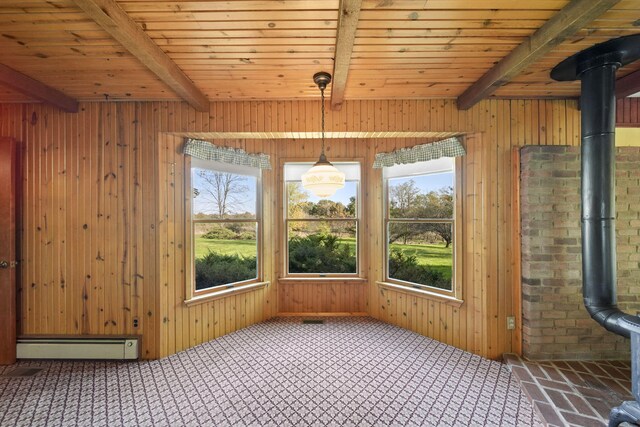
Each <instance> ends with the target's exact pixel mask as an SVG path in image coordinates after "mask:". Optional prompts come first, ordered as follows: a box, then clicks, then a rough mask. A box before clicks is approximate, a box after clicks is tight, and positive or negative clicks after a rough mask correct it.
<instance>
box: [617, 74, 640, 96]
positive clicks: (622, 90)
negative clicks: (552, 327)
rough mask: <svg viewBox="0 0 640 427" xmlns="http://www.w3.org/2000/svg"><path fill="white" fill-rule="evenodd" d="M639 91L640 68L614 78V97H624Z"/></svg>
mask: <svg viewBox="0 0 640 427" xmlns="http://www.w3.org/2000/svg"><path fill="white" fill-rule="evenodd" d="M638 92H640V70H637V71H634V72H633V73H630V74H627V75H626V76H624V77H620V78H619V79H618V80H616V98H626V97H627V96H629V95H633V94H634V93H638Z"/></svg>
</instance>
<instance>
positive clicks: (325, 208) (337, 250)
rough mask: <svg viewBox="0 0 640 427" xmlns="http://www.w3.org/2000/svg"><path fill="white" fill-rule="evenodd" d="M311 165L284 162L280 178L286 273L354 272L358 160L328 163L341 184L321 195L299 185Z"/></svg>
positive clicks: (355, 271)
mask: <svg viewBox="0 0 640 427" xmlns="http://www.w3.org/2000/svg"><path fill="white" fill-rule="evenodd" d="M312 165H313V163H287V164H285V166H284V177H285V178H284V180H285V189H284V190H285V192H284V195H285V196H284V203H285V207H284V210H285V228H286V233H287V234H286V236H287V239H286V245H287V248H286V254H287V260H286V264H287V265H286V271H287V273H288V274H289V275H295V274H298V275H309V276H327V275H357V274H358V272H359V267H358V222H359V217H360V207H359V191H360V189H359V187H360V164H359V163H334V166H335V167H337V168H338V169H340V170H341V171H342V172H344V173H345V175H346V176H345V178H346V179H345V186H344V188H342V189H340V190H338V191H337V192H336V193H335V194H334V195H333V196H331V197H330V198H327V199H319V198H317V197H316V196H314V195H313V194H312V193H310V192H308V191H306V190H305V189H304V188H302V182H301V176H302V174H303V173H305V172H306V171H307V170H308V169H309V168H310V167H311V166H312Z"/></svg>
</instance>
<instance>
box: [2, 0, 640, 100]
mask: <svg viewBox="0 0 640 427" xmlns="http://www.w3.org/2000/svg"><path fill="white" fill-rule="evenodd" d="M567 3H568V0H536V1H515V0H473V1H470V0H362V6H361V11H360V14H359V19H358V22H357V29H356V33H355V41H354V45H353V51H352V53H351V59H350V63H349V66H348V77H347V80H346V85H345V89H344V99H345V100H349V99H390V98H430V97H438V98H440V97H446V98H454V97H457V96H459V95H460V94H461V93H463V92H464V91H465V89H467V88H468V87H469V86H470V85H472V84H473V83H474V82H475V81H477V80H478V79H479V78H480V77H481V76H482V75H483V74H485V73H486V72H487V71H488V70H489V69H491V67H492V66H493V65H494V64H495V63H496V62H497V61H499V60H500V59H502V58H503V57H504V56H505V55H507V54H508V53H509V52H511V51H512V50H513V49H514V48H516V47H517V46H518V45H519V44H520V43H522V42H523V41H525V40H526V39H527V37H529V36H531V35H532V34H533V33H534V32H535V31H536V30H537V29H538V28H540V27H541V26H542V25H544V23H545V22H547V20H549V19H550V18H551V17H552V16H554V15H555V14H556V13H558V11H559V10H561V9H562V8H563V7H564V6H566V5H567ZM117 4H118V5H119V6H120V7H121V8H122V9H123V10H124V11H125V12H126V14H127V15H128V16H129V17H130V18H131V19H132V20H133V21H135V23H136V24H137V25H139V26H140V27H141V28H142V29H143V30H144V32H145V33H146V34H147V35H148V36H149V37H150V38H151V40H152V41H153V42H155V43H156V44H157V45H158V46H159V47H160V48H161V49H162V50H163V51H164V52H165V53H166V54H167V55H168V56H169V58H171V59H172V60H173V61H174V62H175V64H176V65H177V66H178V67H179V68H180V69H181V70H182V71H183V72H184V73H185V74H186V76H187V77H188V78H190V79H191V80H192V81H193V82H194V83H195V86H196V87H197V88H198V89H199V90H200V91H202V93H204V95H206V97H207V98H208V99H209V100H212V101H214V100H270V99H304V98H310V97H311V98H317V97H318V96H319V93H318V89H317V87H316V86H315V85H314V84H313V81H312V78H311V77H312V75H313V74H314V73H315V72H317V71H320V70H324V71H329V72H333V69H334V51H335V46H336V34H337V29H338V9H339V0H323V1H317V0H313V1H312V0H282V1H266V0H262V1H261V0H233V1H231V0H227V1H222V0H209V1H202V0H201V1H176V0H173V1H167V0H153V1H150V0H119V1H117ZM639 18H640V0H622V1H620V2H619V3H618V4H617V5H615V6H614V7H613V8H612V9H610V10H609V11H607V12H605V13H604V14H603V15H601V16H600V17H598V18H596V19H595V20H594V21H593V22H591V23H590V24H589V25H587V27H586V28H583V29H581V30H580V31H578V33H577V34H575V35H573V36H571V37H569V39H568V40H566V41H565V42H563V43H561V44H560V45H559V46H557V47H556V48H555V49H554V50H553V51H552V52H551V53H549V54H546V55H545V56H544V57H543V58H542V59H541V60H539V61H537V62H535V63H534V64H532V65H530V66H529V67H528V68H526V69H525V70H524V71H523V72H522V73H520V74H519V75H517V76H516V77H515V78H514V79H513V80H512V81H510V82H508V83H507V84H505V85H504V86H502V87H501V88H499V89H498V90H497V91H496V92H495V94H494V96H499V97H518V98H520V97H573V96H577V95H578V92H579V84H578V83H575V82H568V83H567V82H563V83H558V82H553V81H552V80H551V79H550V78H549V70H550V69H551V68H552V67H553V66H554V65H556V64H557V63H558V62H560V61H561V60H562V59H564V58H565V57H567V56H569V55H571V54H573V53H575V52H577V51H579V50H581V49H583V48H585V47H588V46H591V45H593V44H596V43H599V42H602V41H605V40H607V39H610V38H614V37H618V36H621V35H626V34H636V33H640V19H639ZM0 49H1V51H2V55H1V56H0V63H2V64H4V65H6V66H9V67H11V68H12V69H14V70H17V71H19V72H20V73H23V74H25V75H27V76H29V77H32V78H34V79H36V80H39V81H40V82H42V83H44V84H46V85H49V86H51V87H52V88H55V89H57V90H59V91H61V92H63V93H65V94H66V95H68V96H70V97H73V98H76V99H79V100H105V99H107V100H120V99H136V100H159V99H180V98H179V96H178V95H177V94H176V92H175V91H174V90H173V89H171V88H170V87H169V86H167V85H166V84H165V83H163V82H162V81H161V80H160V79H159V78H158V77H157V76H156V75H155V74H154V73H152V72H151V71H150V70H149V69H148V68H147V67H145V66H144V65H143V64H142V62H141V61H140V60H139V59H138V58H136V57H134V56H133V55H132V54H131V53H130V52H129V51H128V50H127V49H126V48H125V47H123V45H122V44H120V43H119V42H118V41H116V39H115V38H113V37H112V36H111V35H110V34H109V33H107V32H106V31H105V30H103V29H102V28H101V27H100V26H99V25H98V24H97V23H96V22H94V21H93V20H92V19H91V18H89V16H88V15H87V14H86V13H85V12H84V11H82V10H81V9H80V8H79V7H78V6H77V5H76V3H75V2H74V1H72V0H3V1H2V2H1V3H0ZM638 69H640V64H632V65H631V66H628V67H625V69H623V70H621V72H620V76H621V77H622V76H624V75H626V74H628V73H631V72H633V71H636V70H638ZM330 91H331V86H329V87H328V90H327V96H330ZM20 100H22V101H27V100H29V99H28V97H26V96H24V95H22V96H21V95H19V94H17V93H16V92H14V91H12V90H9V89H7V88H4V87H0V102H14V101H20Z"/></svg>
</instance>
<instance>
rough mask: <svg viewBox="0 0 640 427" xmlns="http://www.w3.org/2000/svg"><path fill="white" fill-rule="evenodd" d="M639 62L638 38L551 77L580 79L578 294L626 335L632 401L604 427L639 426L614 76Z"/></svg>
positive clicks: (639, 332) (638, 329)
mask: <svg viewBox="0 0 640 427" xmlns="http://www.w3.org/2000/svg"><path fill="white" fill-rule="evenodd" d="M638 58H640V34H636V35H632V36H626V37H620V38H618V39H613V40H609V41H607V42H604V43H600V44H598V45H595V46H593V47H590V48H588V49H586V50H583V51H582V52H579V53H577V54H575V55H573V56H571V57H569V58H567V59H565V60H564V61H562V62H561V63H560V64H558V65H557V66H556V67H555V68H554V69H553V71H551V77H552V78H553V79H555V80H561V81H567V80H576V79H578V78H579V79H580V80H581V81H582V90H581V96H580V107H581V112H582V147H581V153H582V157H581V162H582V169H581V178H582V189H581V193H582V293H583V298H584V305H585V307H586V308H587V311H588V312H589V314H590V315H591V317H592V318H593V319H594V320H595V321H597V322H598V323H600V324H601V325H602V326H604V327H605V328H606V329H607V330H609V331H611V332H614V333H616V334H618V335H622V336H624V337H629V336H631V355H632V384H633V395H634V398H635V399H636V400H635V401H629V402H624V403H623V404H622V405H620V406H617V407H615V408H613V409H612V410H611V413H610V414H609V427H616V426H618V425H619V424H621V423H623V422H629V423H634V424H637V425H640V317H638V316H632V315H629V314H626V313H624V312H622V311H620V309H618V307H617V305H616V284H617V280H616V220H615V218H616V211H615V176H616V164H615V119H616V100H615V78H616V71H617V70H618V68H620V67H621V66H623V65H626V64H629V63H630V62H633V61H635V60H637V59H638Z"/></svg>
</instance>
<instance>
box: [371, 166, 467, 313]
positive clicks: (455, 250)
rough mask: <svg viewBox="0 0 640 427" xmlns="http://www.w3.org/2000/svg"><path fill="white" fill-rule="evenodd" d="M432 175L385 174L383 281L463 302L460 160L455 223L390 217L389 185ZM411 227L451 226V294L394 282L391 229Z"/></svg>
mask: <svg viewBox="0 0 640 427" xmlns="http://www.w3.org/2000/svg"><path fill="white" fill-rule="evenodd" d="M424 175H429V174H420V173H412V174H407V175H401V176H394V177H392V178H389V177H386V176H385V174H384V170H383V171H382V174H381V176H382V189H383V191H382V193H383V194H382V211H383V214H382V221H383V224H382V226H383V236H384V239H383V240H384V253H383V275H384V276H383V277H384V282H386V283H390V284H393V285H398V286H404V287H407V288H411V289H416V290H419V291H420V292H424V293H428V294H435V295H439V296H442V297H445V298H447V299H452V300H459V301H462V274H463V273H462V268H461V267H462V248H461V242H462V200H461V191H460V190H461V188H462V161H461V160H460V157H456V158H454V159H453V215H452V218H451V219H445V218H395V219H394V218H390V217H389V216H390V215H389V213H390V212H389V205H390V201H389V181H390V180H391V179H397V178H410V177H417V176H424ZM403 222H404V223H410V224H442V223H448V224H451V227H452V231H451V236H452V240H451V246H452V250H451V255H452V260H451V290H448V289H442V288H437V287H435V286H429V285H423V284H421V283H415V282H409V281H406V280H400V279H394V278H391V277H389V251H390V244H389V225H390V224H391V223H403Z"/></svg>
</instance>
